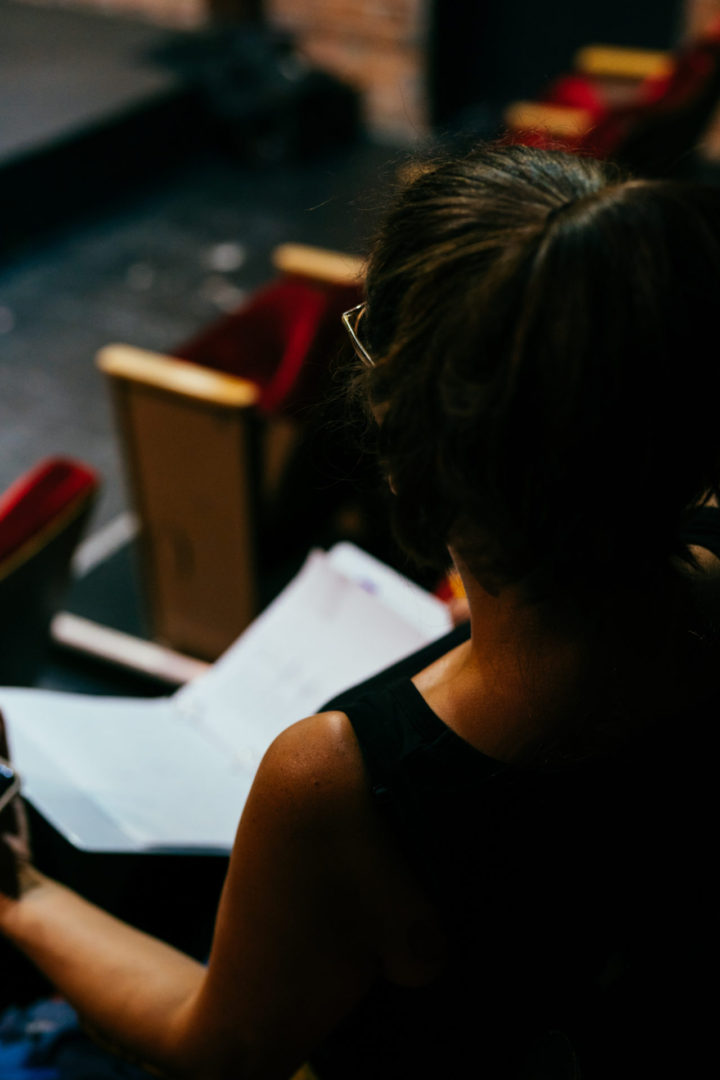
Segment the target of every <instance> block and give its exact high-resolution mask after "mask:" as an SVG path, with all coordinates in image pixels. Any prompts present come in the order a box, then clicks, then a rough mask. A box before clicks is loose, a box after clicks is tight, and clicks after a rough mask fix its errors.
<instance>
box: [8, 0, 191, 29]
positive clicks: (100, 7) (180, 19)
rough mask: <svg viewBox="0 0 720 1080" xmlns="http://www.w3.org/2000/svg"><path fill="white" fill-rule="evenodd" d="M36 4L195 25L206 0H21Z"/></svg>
mask: <svg viewBox="0 0 720 1080" xmlns="http://www.w3.org/2000/svg"><path fill="white" fill-rule="evenodd" d="M25 2H26V3H32V4H36V5H37V6H38V7H42V6H45V7H68V8H76V9H77V10H79V11H82V10H83V9H88V8H91V9H93V10H95V11H100V12H105V13H106V14H108V15H131V16H134V17H137V18H142V19H147V20H148V21H150V22H154V23H159V24H160V25H163V26H181V27H191V26H198V25H199V24H200V23H202V22H203V21H204V20H205V18H206V17H207V9H208V0H25Z"/></svg>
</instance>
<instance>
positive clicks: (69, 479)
mask: <svg viewBox="0 0 720 1080" xmlns="http://www.w3.org/2000/svg"><path fill="white" fill-rule="evenodd" d="M98 487H99V480H98V477H97V474H96V473H95V472H93V470H92V469H90V468H88V467H87V465H83V464H81V463H80V462H77V461H72V460H70V459H69V458H62V457H53V458H46V459H45V460H43V461H41V462H40V463H39V464H38V465H36V466H35V467H34V468H33V469H31V470H30V471H29V472H27V473H25V474H24V475H23V476H21V477H20V478H19V479H18V480H16V481H15V482H14V483H13V484H11V485H10V487H9V488H8V489H7V490H6V491H5V492H4V493H3V495H1V496H0V568H1V564H2V562H3V561H4V560H5V559H7V558H8V557H9V556H11V555H12V554H13V553H14V552H16V551H17V550H18V548H20V547H22V545H23V544H25V543H26V542H27V541H28V540H30V539H32V538H33V537H34V536H36V535H37V534H38V533H39V532H41V531H42V530H43V529H44V528H46V527H49V526H50V524H51V523H52V522H53V520H54V519H56V518H58V517H59V516H61V515H62V514H63V513H64V512H66V511H68V510H69V509H70V507H71V506H72V505H73V503H75V502H78V501H81V502H84V501H85V499H86V498H87V497H89V496H90V495H91V494H93V493H94V492H95V491H97V489H98Z"/></svg>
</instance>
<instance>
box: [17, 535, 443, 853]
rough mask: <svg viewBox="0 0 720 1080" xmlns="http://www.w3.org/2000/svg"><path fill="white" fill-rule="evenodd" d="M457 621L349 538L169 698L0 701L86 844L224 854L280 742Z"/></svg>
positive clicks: (45, 802) (30, 769)
mask: <svg viewBox="0 0 720 1080" xmlns="http://www.w3.org/2000/svg"><path fill="white" fill-rule="evenodd" d="M448 629H450V619H449V615H448V612H447V608H446V607H445V605H444V604H443V603H441V602H440V601H439V600H437V599H436V598H435V597H433V596H431V595H430V594H428V593H426V592H425V591H424V590H422V589H421V588H419V587H418V586H417V585H415V584H414V583H412V582H410V581H408V580H407V579H406V578H404V577H402V575H400V574H398V573H396V572H395V571H394V570H392V569H390V568H389V567H387V566H385V565H384V564H383V563H381V562H379V561H378V560H376V559H374V558H373V557H371V556H370V555H368V554H366V553H365V552H362V551H360V549H359V548H356V547H355V546H354V545H352V544H348V543H342V544H338V545H337V546H336V547H334V548H332V549H331V551H330V552H321V551H313V552H311V554H310V555H309V556H308V558H307V560H306V562H305V564H304V566H303V567H302V569H301V570H300V572H299V573H298V574H297V576H296V577H295V578H294V579H293V581H292V582H291V583H290V584H289V585H288V586H287V588H286V589H285V590H284V591H283V592H282V593H281V594H280V595H279V596H278V597H277V599H276V600H275V601H273V603H272V604H271V605H270V606H269V607H268V608H267V609H266V610H265V611H264V612H263V613H262V614H261V615H260V616H259V617H258V618H257V619H256V620H255V621H254V622H253V623H252V625H251V626H250V627H249V628H248V629H247V630H246V631H245V632H244V633H243V634H242V635H241V636H240V637H239V638H238V640H237V641H236V642H235V643H234V644H233V645H232V646H231V647H230V648H229V649H228V650H227V652H225V653H224V654H223V656H221V657H220V659H219V660H217V661H216V662H215V664H214V665H213V666H212V667H211V668H210V669H209V670H208V671H207V672H206V673H204V674H202V675H200V676H198V677H197V678H196V679H194V680H193V681H192V682H190V683H188V684H187V685H185V686H184V687H182V688H181V689H180V690H178V691H177V692H176V693H174V694H173V695H172V696H170V697H167V698H149V699H142V698H118V697H98V696H93V695H85V694H68V693H60V692H56V691H50V690H38V689H24V688H22V689H21V688H11V687H4V688H0V709H2V712H3V715H4V717H5V720H6V725H7V728H8V735H9V741H10V749H11V753H12V756H13V759H14V762H15V765H16V767H17V769H18V771H19V772H20V775H21V778H22V782H23V790H24V793H25V795H26V797H27V798H28V799H29V800H30V801H31V802H32V803H33V805H34V806H35V807H36V808H37V809H38V810H39V811H40V813H41V814H43V816H44V817H46V818H47V820H48V821H50V823H51V824H52V825H53V826H54V827H55V828H56V829H58V830H59V831H60V832H61V833H62V834H63V835H64V836H65V837H66V838H67V839H68V840H69V841H70V842H71V843H72V844H74V845H75V846H76V847H77V848H79V849H81V850H85V851H104V852H162V851H171V852H183V851H184V852H207V853H214V852H218V853H226V852H227V851H229V850H230V848H231V846H232V842H233V837H234V833H235V829H236V827H237V823H238V820H239V817H240V813H241V811H242V808H243V805H244V803H245V800H246V798H247V795H248V792H249V790H250V786H251V784H252V780H253V777H254V774H255V772H256V770H257V767H258V765H259V763H260V761H261V759H262V756H263V754H264V752H265V750H266V749H267V747H268V746H269V744H270V743H271V742H272V740H273V739H274V738H275V737H276V736H277V735H278V734H279V733H280V732H281V731H283V730H284V729H285V728H286V727H288V726H289V725H290V724H292V723H294V722H295V721H297V720H300V719H302V718H303V717H304V716H308V715H311V714H312V713H314V712H317V710H318V708H319V707H320V706H321V705H322V704H323V702H325V701H327V700H329V699H330V698H332V697H333V696H334V695H335V694H337V693H339V692H340V691H341V690H343V689H345V688H346V687H348V686H351V685H352V684H354V683H356V682H359V681H361V680H362V679H365V678H367V677H369V676H371V675H374V674H376V673H377V672H378V671H381V670H382V669H383V668H385V667H387V666H388V665H389V664H392V663H394V662H395V661H397V660H399V659H401V658H402V657H403V656H406V655H408V654H409V653H411V652H414V651H415V650H416V649H419V648H421V647H422V646H423V645H425V644H427V643H429V642H430V641H433V640H435V639H437V638H438V637H440V636H441V635H442V634H444V633H446V632H447V630H448Z"/></svg>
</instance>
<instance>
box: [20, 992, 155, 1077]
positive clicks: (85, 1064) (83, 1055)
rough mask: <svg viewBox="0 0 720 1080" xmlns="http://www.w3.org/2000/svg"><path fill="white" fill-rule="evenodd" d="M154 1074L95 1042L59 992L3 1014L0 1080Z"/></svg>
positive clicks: (143, 1075) (142, 1075)
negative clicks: (56, 995) (56, 996)
mask: <svg viewBox="0 0 720 1080" xmlns="http://www.w3.org/2000/svg"><path fill="white" fill-rule="evenodd" d="M149 1075H150V1074H149V1073H147V1072H145V1070H144V1069H140V1068H138V1067H137V1066H135V1065H131V1064H129V1063H128V1062H126V1061H123V1060H122V1059H121V1058H118V1057H116V1056H115V1055H114V1054H111V1053H110V1052H109V1051H107V1050H104V1049H103V1048H102V1047H100V1046H98V1045H97V1044H96V1043H94V1042H93V1041H92V1040H91V1039H90V1038H89V1037H88V1036H87V1035H86V1034H85V1032H84V1031H83V1030H82V1028H81V1027H80V1024H79V1021H78V1017H77V1014H76V1013H75V1010H74V1009H72V1008H71V1007H70V1005H68V1004H67V1002H66V1001H63V1000H62V999H60V998H49V999H46V1000H43V1001H38V1002H35V1003H34V1004H33V1005H29V1006H27V1007H25V1008H17V1007H12V1008H9V1009H7V1010H6V1011H5V1012H4V1013H2V1015H0V1080H147V1078H148V1076H149Z"/></svg>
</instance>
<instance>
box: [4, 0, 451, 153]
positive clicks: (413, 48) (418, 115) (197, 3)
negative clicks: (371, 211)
mask: <svg viewBox="0 0 720 1080" xmlns="http://www.w3.org/2000/svg"><path fill="white" fill-rule="evenodd" d="M25 2H26V3H39V4H48V5H50V4H55V5H58V6H67V7H76V8H83V7H84V8H95V9H96V10H98V11H105V12H108V13H112V14H123V15H131V16H139V17H141V18H146V19H149V20H151V21H154V22H157V23H160V24H164V25H170V26H186V27H189V26H197V25H199V24H201V23H202V22H204V21H205V20H206V19H207V18H208V16H209V15H211V14H213V13H217V14H220V15H223V16H225V15H227V14H229V13H233V12H235V13H237V14H243V13H244V12H245V13H247V12H250V13H252V11H253V10H256V9H257V8H258V7H259V6H260V7H262V9H263V10H264V14H265V16H266V18H267V19H268V21H270V22H271V23H272V24H274V25H276V26H279V27H281V28H286V29H289V30H291V31H292V32H293V34H294V35H295V39H296V41H297V43H298V47H299V49H300V51H301V52H302V53H303V54H304V55H305V56H306V57H307V58H308V59H309V60H310V61H311V62H312V63H314V64H317V65H318V66H319V67H322V68H324V69H325V70H327V71H330V72H332V73H333V74H335V75H337V76H338V77H339V78H341V79H343V81H345V82H348V83H350V84H351V85H353V86H355V87H357V88H358V89H359V90H360V91H361V92H362V97H363V101H364V104H365V117H366V121H367V123H368V126H369V128H370V129H371V130H372V131H373V132H374V133H375V134H378V135H380V136H386V137H388V138H392V139H401V140H403V141H410V140H414V139H415V138H417V137H418V136H421V135H423V134H424V133H425V132H426V131H427V127H428V122H427V106H426V99H425V44H426V40H427V33H428V31H427V21H428V12H429V11H430V6H431V0H25ZM446 2H451V0H446Z"/></svg>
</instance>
